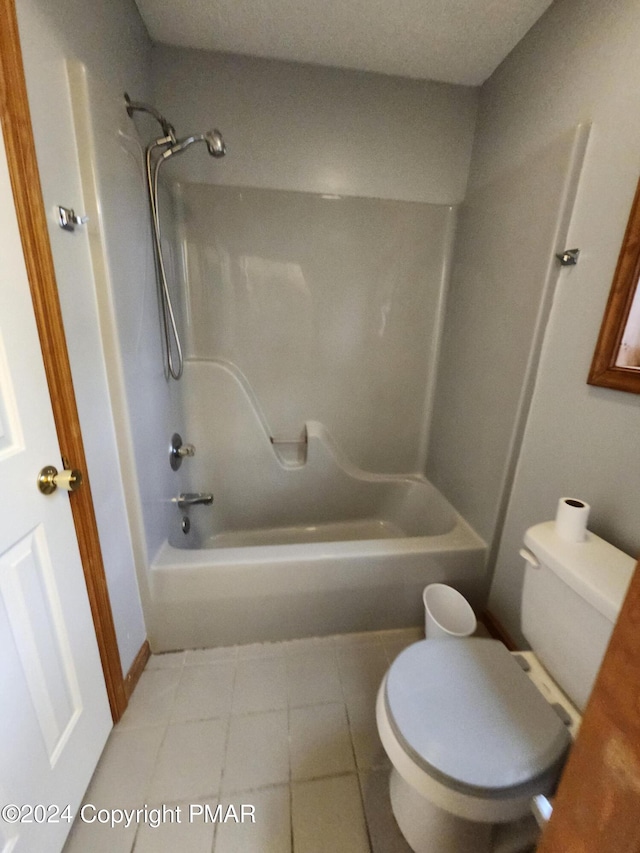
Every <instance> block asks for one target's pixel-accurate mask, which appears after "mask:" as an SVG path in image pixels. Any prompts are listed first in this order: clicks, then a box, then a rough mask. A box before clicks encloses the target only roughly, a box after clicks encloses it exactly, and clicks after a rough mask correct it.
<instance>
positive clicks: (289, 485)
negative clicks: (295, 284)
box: [150, 362, 485, 651]
mask: <svg viewBox="0 0 640 853" xmlns="http://www.w3.org/2000/svg"><path fill="white" fill-rule="evenodd" d="M185 385H186V386H187V387H189V386H192V393H193V398H194V399H193V406H192V418H191V430H190V433H189V436H190V439H193V441H194V443H195V445H196V448H197V452H196V457H195V458H194V459H193V460H187V461H186V462H185V465H184V468H186V467H187V465H188V464H189V463H190V462H194V463H195V462H196V460H197V464H196V465H194V466H193V469H192V472H190V473H189V475H188V478H187V479H186V480H185V482H186V483H187V484H188V489H187V488H186V487H185V490H188V491H190V492H203V491H206V487H208V486H211V484H213V491H214V501H213V504H212V505H210V506H202V505H196V506H194V507H192V508H189V509H188V510H186V512H187V513H188V516H187V517H188V518H189V522H190V530H189V533H188V534H184V533H183V532H182V528H181V525H180V524H179V523H178V522H179V520H180V521H181V516H182V512H181V511H178V510H176V523H175V525H174V527H173V529H172V532H171V535H170V537H169V540H168V541H167V542H165V543H164V545H163V546H162V547H161V549H160V551H159V553H158V554H157V556H156V558H155V560H154V561H153V564H152V566H151V570H150V575H151V578H150V585H151V593H152V597H153V605H154V611H153V618H154V621H153V630H154V639H155V643H156V647H157V649H158V651H160V650H170V649H183V648H199V647H207V646H219V645H232V644H235V643H251V642H263V641H275V640H284V639H293V638H296V637H307V636H315V635H324V634H334V633H348V632H351V631H366V630H379V629H385V628H400V627H409V626H413V625H418V624H420V623H421V621H422V620H423V612H422V596H421V593H422V590H423V588H424V587H425V586H426V585H427V584H428V583H433V582H435V581H443V582H445V583H450V584H453V585H454V586H456V587H457V588H458V589H459V590H460V591H461V592H462V593H463V594H464V595H466V597H467V598H468V599H469V600H470V601H471V603H472V604H476V605H479V604H480V602H481V601H482V595H483V590H484V556H485V544H484V542H483V541H482V540H481V539H480V538H479V537H478V536H477V535H476V534H475V533H474V531H473V530H472V529H471V528H470V527H469V525H468V524H466V522H465V521H464V520H463V519H462V518H461V516H460V515H459V514H458V513H457V512H456V511H455V510H454V509H453V507H452V506H451V505H450V504H449V503H448V502H447V501H446V500H445V499H444V498H443V497H442V495H441V494H440V493H439V492H438V491H437V489H435V488H434V486H433V485H431V483H429V482H428V481H427V480H426V479H425V478H424V477H420V476H402V475H384V474H371V473H367V472H366V471H363V470H361V469H359V468H357V467H355V466H354V465H353V464H351V463H350V462H349V460H348V459H347V458H346V457H345V456H344V455H343V454H341V452H340V450H339V449H338V448H337V447H336V445H335V444H334V442H333V441H332V439H331V436H330V435H329V433H328V432H327V430H326V429H325V428H324V427H323V425H322V424H320V423H318V422H316V421H309V422H307V424H306V430H305V435H304V437H303V439H301V440H300V442H298V443H297V444H295V443H293V442H292V443H291V447H286V446H285V447H283V448H279V446H278V445H277V444H274V443H272V441H271V439H270V436H269V435H268V433H267V431H266V430H265V428H264V423H263V422H262V419H261V417H260V413H259V412H258V411H256V409H255V408H254V405H253V401H252V400H251V395H250V391H249V389H248V388H247V387H246V385H245V384H244V383H243V381H242V377H241V376H239V375H238V373H237V371H236V370H234V369H233V367H232V366H230V365H225V364H222V363H207V364H204V363H202V364H197V363H195V364H190V363H189V362H187V364H186V367H185ZM205 410H206V411H205ZM216 411H218V412H220V411H222V412H224V413H225V417H224V418H221V419H219V420H220V421H221V422H220V423H217V419H216V416H215V413H216ZM230 415H231V417H229V416H230ZM225 424H226V425H227V426H226V428H225ZM230 424H233V426H229V425H230ZM201 449H202V457H201V458H200V457H199V455H200V453H201Z"/></svg>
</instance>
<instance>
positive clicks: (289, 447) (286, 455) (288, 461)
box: [271, 427, 308, 468]
mask: <svg viewBox="0 0 640 853" xmlns="http://www.w3.org/2000/svg"><path fill="white" fill-rule="evenodd" d="M271 446H272V447H273V451H274V453H275V454H276V456H277V457H278V460H279V462H280V464H281V465H284V466H285V467H286V468H301V467H302V466H303V465H304V464H305V463H306V461H307V447H308V441H307V428H306V427H305V428H304V429H303V430H302V432H301V434H300V437H299V438H293V437H291V438H287V437H284V436H274V435H272V436H271Z"/></svg>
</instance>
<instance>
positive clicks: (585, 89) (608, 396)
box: [456, 0, 640, 638]
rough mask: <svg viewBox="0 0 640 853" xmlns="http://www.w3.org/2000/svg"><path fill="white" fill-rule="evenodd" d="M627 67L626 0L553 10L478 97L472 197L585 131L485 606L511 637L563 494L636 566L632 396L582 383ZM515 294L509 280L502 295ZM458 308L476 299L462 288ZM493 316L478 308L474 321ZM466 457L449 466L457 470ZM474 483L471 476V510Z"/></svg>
mask: <svg viewBox="0 0 640 853" xmlns="http://www.w3.org/2000/svg"><path fill="white" fill-rule="evenodd" d="M638 67H640V5H638V3H637V0H612V2H608V3H602V2H601V0H561V2H557V3H556V4H555V5H554V6H553V7H551V9H550V10H549V11H548V12H547V13H546V14H545V15H544V17H543V18H542V19H541V20H540V21H539V22H538V24H537V25H536V26H535V27H534V28H533V29H532V30H531V31H530V32H529V34H528V35H527V36H526V37H525V39H524V40H523V41H522V42H521V43H520V44H519V45H518V46H517V47H516V49H515V50H514V51H513V52H512V53H511V54H510V56H509V57H507V59H506V60H505V61H504V63H503V64H502V65H501V66H500V67H499V68H498V70H497V71H496V72H495V73H494V75H493V76H492V77H491V78H490V79H489V80H488V81H487V83H486V84H485V85H484V86H483V87H482V90H481V96H480V108H479V118H478V128H477V134H476V139H475V143H474V153H473V160H472V169H471V174H470V179H469V187H470V193H473V192H474V189H475V188H476V187H481V186H483V185H487V184H490V183H491V182H492V181H494V180H497V179H498V178H499V176H500V175H504V174H505V173H508V172H509V170H511V169H514V168H517V166H518V164H522V163H524V162H526V161H527V160H528V159H529V158H531V157H534V156H535V155H536V152H540V151H543V150H544V149H545V148H547V147H548V146H549V145H552V144H553V143H554V141H555V140H557V139H559V138H560V137H561V136H562V135H563V134H565V133H567V132H568V131H569V129H570V128H572V127H573V126H575V125H576V124H577V123H578V122H581V121H591V122H592V123H593V127H592V131H591V136H590V141H589V145H588V149H587V154H586V159H585V164H584V168H583V173H582V177H581V179H580V184H579V189H578V195H577V199H576V204H575V207H574V212H573V216H572V219H571V223H570V227H569V232H568V237H567V243H568V245H569V246H571V247H574V246H577V247H580V249H581V250H582V255H581V258H580V262H579V264H578V266H577V267H576V268H575V269H573V270H572V271H571V272H570V274H567V273H566V272H565V273H563V274H562V275H561V277H560V278H559V281H558V285H557V287H556V293H555V299H554V302H553V306H552V309H551V314H550V317H549V322H548V325H547V328H546V334H545V338H544V343H543V347H542V354H541V359H540V364H539V369H538V372H537V377H536V383H535V389H534V393H533V398H532V403H531V409H530V413H529V417H528V421H527V424H526V430H525V433H524V438H523V442H522V446H521V450H520V456H519V460H518V465H517V470H516V472H515V480H514V484H513V491H512V493H511V499H510V502H509V506H508V510H507V513H506V519H505V525H504V530H503V534H502V538H501V542H500V548H499V553H498V557H497V562H496V567H495V576H494V580H493V585H492V589H491V594H490V602H489V606H490V608H491V610H492V611H493V612H494V613H495V614H496V615H497V616H498V618H499V619H500V620H501V621H502V622H503V623H504V624H505V625H506V627H507V628H508V629H509V630H510V631H511V632H512V633H513V634H514V636H515V637H516V638H520V633H519V610H520V594H521V586H522V576H523V565H522V560H521V559H520V558H519V556H518V549H519V547H520V543H521V540H522V536H523V533H524V531H525V529H526V528H527V527H528V526H529V525H531V524H534V523H536V522H538V521H542V520H545V519H550V518H553V517H554V515H555V511H556V504H557V501H558V498H559V497H560V496H563V495H574V496H578V497H581V498H583V499H585V500H587V501H588V502H589V503H590V504H591V505H592V507H593V509H592V521H591V524H590V527H591V529H592V530H593V531H594V532H595V533H598V534H599V535H601V536H603V537H605V538H607V539H609V540H610V541H611V542H613V543H614V544H615V545H617V546H618V547H620V548H622V549H623V550H626V551H627V552H628V553H630V554H632V555H634V556H635V555H637V554H638V552H639V551H640V521H639V519H640V489H639V488H638V482H639V479H640V429H639V426H640V397H638V396H635V395H632V394H626V393H623V392H617V391H611V390H608V389H602V388H592V387H589V386H588V385H587V384H586V377H587V373H588V370H589V365H590V362H591V357H592V354H593V348H594V345H595V342H596V338H597V336H598V330H599V327H600V323H601V319H602V314H603V311H604V307H605V304H606V301H607V296H608V292H609V288H610V285H611V279H612V276H613V272H614V269H615V265H616V259H617V255H618V251H619V248H620V243H621V240H622V236H623V233H624V229H625V224H626V221H627V217H628V214H629V210H630V206H631V202H632V199H633V194H634V191H635V187H636V184H637V180H638V172H639V170H640V88H639V87H638V86H637V85H635V83H634V81H635V80H636V79H637V69H638ZM542 224H543V223H541V225H542ZM519 284H520V279H519V276H518V274H517V270H514V276H513V282H512V286H513V287H514V288H516V289H517V288H518V287H519ZM473 286H474V282H473V280H472V279H471V278H470V279H469V280H468V287H469V288H473ZM457 298H459V299H461V300H464V299H465V298H469V299H474V298H476V296H475V295H474V294H472V292H471V290H469V292H468V293H467V294H465V292H464V289H462V290H461V292H460V293H459V294H458V297H457ZM495 310H496V306H495V305H492V304H491V302H487V303H486V305H485V307H484V308H483V309H481V310H479V313H478V317H477V322H478V324H479V325H480V326H484V323H485V322H486V320H487V317H489V318H490V317H493V316H494V312H495ZM483 312H484V314H483ZM490 344H491V342H490V341H487V345H489V346H490ZM463 345H464V344H463V342H462V341H460V346H463ZM505 369H508V362H506V361H505V363H504V364H501V363H497V364H496V365H495V371H494V372H493V373H492V374H490V375H487V376H486V379H485V383H486V384H485V387H479V388H477V389H476V392H475V393H476V395H478V396H479V397H482V398H483V399H484V401H485V402H480V403H479V404H478V409H477V411H478V413H479V414H478V415H477V417H481V416H486V417H487V418H490V419H491V418H496V411H495V408H494V404H493V402H492V400H491V395H490V394H488V393H487V392H486V389H487V388H489V387H490V386H491V385H492V384H495V383H500V382H501V380H502V376H503V371H504V370H505ZM483 406H485V408H484V409H483ZM497 423H500V418H499V417H498V420H497ZM464 452H466V450H465V449H464V447H462V448H461V455H460V461H459V462H456V464H464ZM484 483H485V481H484V480H483V472H482V471H480V472H479V474H478V480H477V482H476V487H475V494H474V500H475V501H477V502H478V503H480V502H482V501H483V499H484V496H483V492H484Z"/></svg>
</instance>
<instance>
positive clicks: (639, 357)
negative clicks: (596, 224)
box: [587, 181, 640, 394]
mask: <svg viewBox="0 0 640 853" xmlns="http://www.w3.org/2000/svg"><path fill="white" fill-rule="evenodd" d="M639 279H640V181H639V182H638V187H637V189H636V195H635V198H634V200H633V205H632V207H631V213H630V215H629V221H628V223H627V230H626V232H625V235H624V239H623V241H622V248H621V249H620V256H619V257H618V265H617V267H616V271H615V275H614V277H613V283H612V285H611V292H610V293H609V301H608V302H607V307H606V309H605V312H604V317H603V320H602V326H601V328H600V336H599V337H598V343H597V344H596V349H595V352H594V354H593V361H592V362H591V370H590V371H589V377H588V379H587V382H588V384H589V385H601V386H603V387H604V388H615V389H617V390H618V391H629V392H630V393H632V394H640V288H639V287H638V281H639Z"/></svg>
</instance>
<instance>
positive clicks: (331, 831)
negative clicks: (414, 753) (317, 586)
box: [65, 628, 423, 853]
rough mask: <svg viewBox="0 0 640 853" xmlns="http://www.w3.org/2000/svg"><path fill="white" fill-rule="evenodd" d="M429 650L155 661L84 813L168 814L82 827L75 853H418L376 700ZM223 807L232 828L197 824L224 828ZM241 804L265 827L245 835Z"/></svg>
mask: <svg viewBox="0 0 640 853" xmlns="http://www.w3.org/2000/svg"><path fill="white" fill-rule="evenodd" d="M422 637H423V634H422V632H421V631H420V630H419V629H417V628H416V629H408V630H401V631H383V632H377V633H373V632H372V633H366V634H348V635H341V636H335V637H326V638H319V639H310V640H295V641H292V642H284V643H269V644H262V645H251V646H235V647H232V648H223V649H204V650H202V651H187V652H179V653H175V654H166V655H156V656H153V657H152V658H151V660H150V661H149V663H148V665H147V668H146V670H145V672H144V673H143V674H142V677H141V678H140V681H139V683H138V686H137V688H136V690H135V692H134V694H133V696H132V698H131V702H130V704H129V707H128V709H127V711H126V713H125V715H124V717H123V718H122V720H121V721H120V723H119V724H118V725H117V726H116V727H115V729H114V730H113V732H112V733H111V735H110V737H109V740H108V742H107V745H106V747H105V750H104V753H103V755H102V758H101V759H100V763H99V765H98V767H97V769H96V772H95V774H94V776H93V779H92V781H91V784H90V786H89V789H88V791H87V793H86V795H85V803H90V804H92V805H94V806H95V807H96V808H100V809H108V810H111V809H132V808H141V809H142V808H144V806H145V804H146V805H147V807H148V808H149V809H153V808H161V807H162V806H163V805H164V806H166V811H165V820H164V821H163V822H161V824H160V826H158V827H157V828H154V827H153V826H151V825H150V823H149V822H145V821H144V820H142V821H141V822H139V823H133V824H132V825H131V826H130V827H128V828H122V827H116V828H111V827H110V826H108V825H102V824H99V823H97V822H95V823H82V822H76V824H75V825H74V827H73V830H72V833H71V835H70V837H69V840H68V842H67V845H66V846H65V853H87V851H91V853H102V852H103V851H104V853H131V851H135V853H164V851H171V853H174V851H178V850H179V851H181V853H205V851H206V853H212V851H213V853H371V852H372V853H410V850H409V847H408V846H407V844H406V843H405V841H404V839H403V838H402V836H401V835H400V833H399V831H398V829H397V827H396V824H395V821H394V819H393V816H392V815H391V809H390V806H389V798H388V773H389V763H388V760H387V758H386V756H385V754H384V752H383V750H382V747H381V745H380V741H379V739H378V734H377V729H376V721H375V697H376V692H377V689H378V686H379V684H380V682H381V680H382V677H383V675H384V673H385V672H386V670H387V668H388V667H389V664H390V663H391V661H392V660H393V659H394V657H395V656H396V655H397V654H398V653H399V652H400V651H401V650H402V649H403V648H404V647H405V646H407V645H409V644H410V643H413V642H415V641H416V640H418V639H421V638H422ZM218 804H221V806H222V809H223V812H222V814H223V815H224V814H225V813H226V814H227V815H228V819H227V821H226V822H221V821H220V820H219V817H220V815H219V813H218V819H217V820H215V821H213V822H212V821H211V820H209V821H206V820H204V819H203V818H202V815H201V814H196V813H194V814H193V815H192V819H191V820H190V816H189V807H190V806H194V807H196V809H203V810H204V807H205V806H208V807H209V809H210V816H215V814H216V812H215V809H216V806H217V805H218ZM243 804H244V805H245V807H251V806H252V807H254V809H255V818H256V820H255V823H252V822H250V821H249V820H248V819H247V820H246V821H245V822H244V823H236V822H235V820H234V811H233V809H235V813H237V815H238V816H240V815H241V808H242V805H243ZM230 806H231V807H233V809H229V811H228V812H227V811H226V810H227V808H228V807H230ZM178 807H180V812H179V815H180V822H177V821H176V815H178V811H177V809H178ZM93 814H94V811H93V810H90V811H89V815H90V816H91V815H93ZM116 814H117V813H116ZM245 814H246V815H247V817H249V816H250V811H249V810H248V809H247V810H246V811H245ZM151 816H152V817H153V813H151ZM170 817H173V821H172V822H171V821H170V819H169V818H170Z"/></svg>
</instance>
